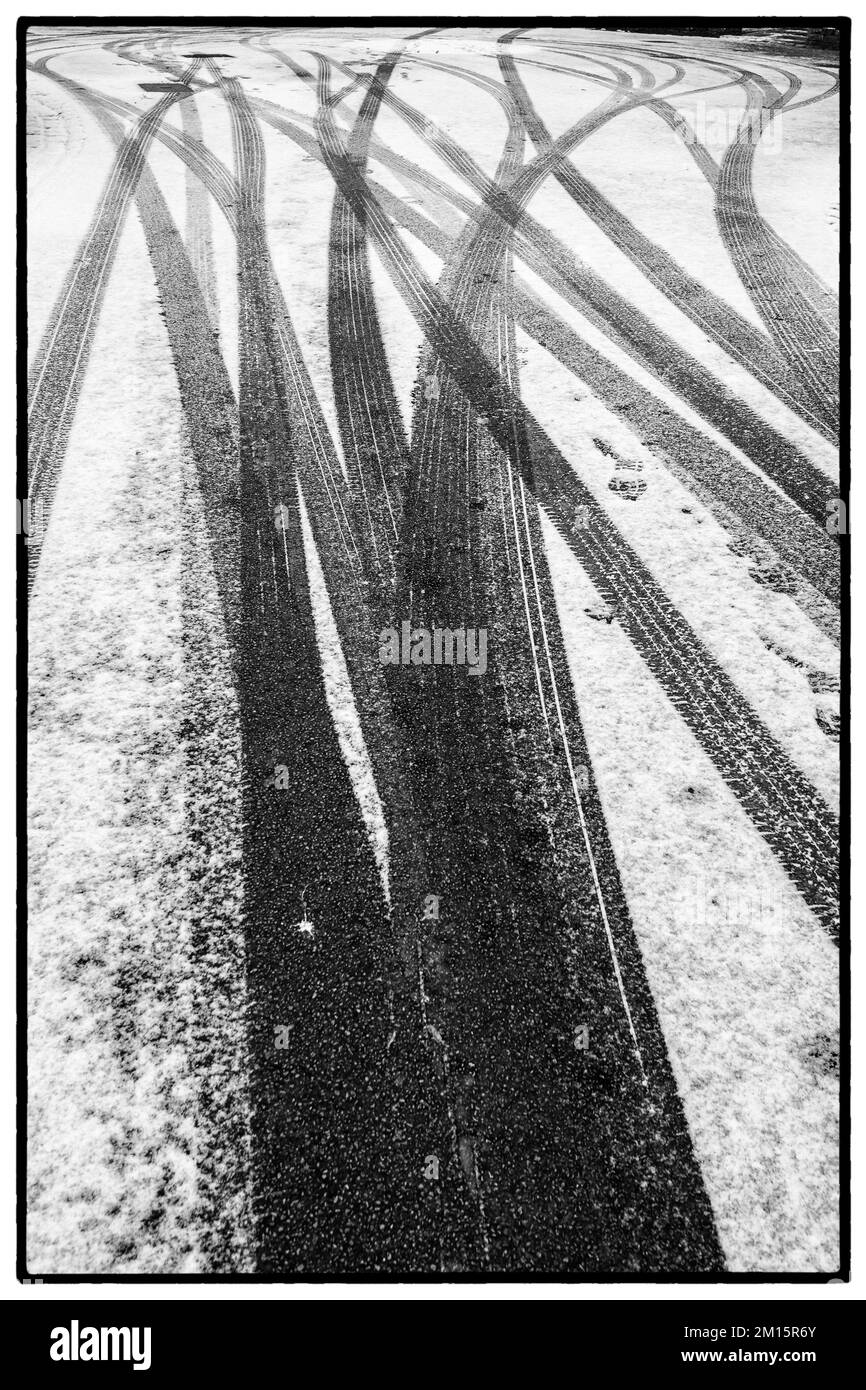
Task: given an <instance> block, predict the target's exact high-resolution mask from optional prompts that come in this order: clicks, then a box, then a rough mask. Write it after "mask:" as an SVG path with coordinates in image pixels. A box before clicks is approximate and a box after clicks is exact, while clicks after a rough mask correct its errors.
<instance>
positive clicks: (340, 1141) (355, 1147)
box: [223, 82, 451, 1274]
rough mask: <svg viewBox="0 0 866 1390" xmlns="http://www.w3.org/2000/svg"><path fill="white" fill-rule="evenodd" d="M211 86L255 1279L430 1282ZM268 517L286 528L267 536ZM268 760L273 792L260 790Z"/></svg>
mask: <svg viewBox="0 0 866 1390" xmlns="http://www.w3.org/2000/svg"><path fill="white" fill-rule="evenodd" d="M223 85H224V90H225V91H226V95H227V99H228V101H229V106H230V109H231V113H232V117H233V126H234V130H235V140H236V150H237V164H238V182H239V188H240V195H241V196H240V207H239V222H238V248H239V249H238V258H239V260H238V268H239V278H240V290H241V324H240V341H241V372H242V389H241V495H242V517H243V527H242V569H241V590H242V595H243V601H244V606H245V621H244V624H243V637H242V644H241V677H240V686H239V695H240V699H239V703H240V710H241V726H242V740H243V754H244V828H245V835H244V880H245V894H246V905H245V911H246V920H247V924H248V990H249V993H250V999H251V1002H250V1043H251V1051H252V1055H253V1070H254V1076H253V1083H252V1097H253V1135H254V1138H253V1179H254V1189H255V1193H254V1200H255V1209H256V1222H257V1230H258V1240H259V1268H260V1269H261V1270H262V1271H266V1272H277V1273H279V1272H282V1273H292V1272H295V1271H306V1272H317V1273H323V1272H329V1273H340V1272H342V1273H354V1274H358V1273H364V1272H376V1271H390V1272H412V1271H418V1272H422V1271H428V1272H438V1271H440V1270H441V1266H442V1249H443V1246H442V1230H441V1226H442V1219H441V1197H442V1194H441V1188H440V1186H439V1185H437V1183H435V1182H433V1181H430V1180H428V1179H426V1178H425V1176H424V1174H425V1166H426V1164H427V1159H428V1157H429V1155H431V1154H432V1155H435V1154H441V1153H443V1152H445V1151H446V1148H447V1146H448V1145H449V1144H450V1140H451V1135H450V1130H449V1123H448V1117H447V1113H446V1112H445V1110H444V1108H443V1106H442V1105H441V1101H440V1096H439V1091H438V1088H437V1086H436V1085H435V1084H434V1083H435V1078H432V1080H431V1076H430V1060H429V1053H428V1051H427V1049H426V1048H425V1046H424V1043H423V1042H422V1040H421V1038H420V1037H419V1034H420V1018H419V1015H418V1011H417V999H416V998H415V997H413V994H412V993H411V991H410V990H408V989H407V988H405V987H404V988H395V976H400V979H401V981H405V978H406V971H405V968H404V966H405V962H403V961H401V960H400V957H399V954H398V952H397V951H396V950H395V944H394V941H393V934H392V931H391V927H390V923H389V919H388V914H387V911H386V908H385V903H384V901H383V897H382V888H381V884H380V882H379V877H378V873H377V870H376V866H375V863H374V860H373V856H372V853H371V851H370V848H369V843H368V840H367V836H366V834H365V831H364V827H363V824H362V821H361V816H360V812H359V809H358V806H357V803H356V801H355V798H354V796H353V793H352V789H351V786H350V784H349V779H348V774H347V771H346V767H345V764H344V763H343V761H342V758H341V755H340V751H339V746H338V743H337V738H336V734H335V731H334V726H333V721H332V719H331V715H330V712H329V709H328V707H327V703H326V699H325V693H324V685H323V677H322V669H321V660H320V656H319V652H318V650H317V646H316V641H315V634H314V628H313V620H312V613H311V608H310V598H309V589H308V583H307V576H306V568H305V564H304V558H303V548H302V542H301V535H300V522H299V516H298V505H297V501H296V488H295V477H296V471H295V460H294V458H293V450H294V438H293V431H292V427H291V421H290V412H289V410H288V408H287V405H286V403H285V390H284V378H283V375H282V369H281V366H280V360H279V359H280V352H279V350H278V347H277V344H276V342H275V328H274V324H275V319H276V316H275V314H274V312H273V304H272V297H271V278H270V274H271V273H270V266H269V257H268V254H267V248H266V245H265V239H264V233H263V229H262V224H261V212H260V188H261V184H260V179H261V174H262V168H263V166H262V152H261V145H260V137H259V136H258V131H257V126H256V123H255V120H254V118H253V117H252V114H251V112H250V111H249V108H248V107H247V105H246V103H245V101H244V99H243V96H242V94H241V92H240V91H239V89H238V88H237V87H236V86H234V85H233V84H231V83H229V82H225V83H224V84H223ZM262 458H264V460H265V466H264V467H260V466H258V465H259V463H260V461H261V460H262ZM275 505H276V506H280V505H281V506H283V507H285V508H286V511H287V513H288V515H285V514H284V520H283V524H282V528H281V529H280V530H276V529H275V527H274V506H275ZM279 765H283V766H285V767H286V768H287V769H288V777H289V782H290V785H289V788H287V789H283V788H278V787H277V786H276V785H273V784H272V785H267V784H268V782H269V781H270V782H271V783H273V771H274V768H275V766H279ZM418 910H419V911H420V904H418ZM307 917H308V919H309V921H310V923H311V929H310V930H308V929H307V928H306V927H305V924H304V923H305V918H307ZM413 964H414V963H413ZM279 1027H282V1028H285V1029H286V1030H287V1032H286V1037H287V1045H286V1046H285V1047H282V1048H278V1047H277V1046H276V1045H275V1029H276V1028H279Z"/></svg>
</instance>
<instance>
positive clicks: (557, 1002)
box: [320, 99, 721, 1272]
mask: <svg viewBox="0 0 866 1390" xmlns="http://www.w3.org/2000/svg"><path fill="white" fill-rule="evenodd" d="M326 109H327V105H326V99H325V100H323V103H322V110H323V111H324V110H326ZM320 119H321V120H323V121H324V123H325V124H327V120H326V118H320ZM329 135H330V132H329V131H328V130H326V129H323V130H322V136H323V139H324V140H327V139H328V138H329ZM519 149H520V142H519V141H516V142H515V144H514V146H513V149H512V153H513V154H517V155H519ZM509 158H510V156H508V155H506V158H505V162H504V165H503V167H504V169H505V170H506V171H507V170H508V169H509V163H508V159H509ZM352 165H353V167H356V168H357V164H356V162H355V161H354V160H353V161H352ZM518 167H519V164H516V165H514V167H513V168H512V169H511V173H512V174H513V173H516V170H517V168H518ZM473 239H474V238H473V236H472V233H471V232H470V234H469V237H468V241H469V242H471V241H472V240H473ZM466 249H468V246H467V248H466ZM463 265H464V262H463V260H462V259H460V257H459V255H458V258H457V261H456V266H457V270H456V274H457V276H458V279H459V277H460V274H461V273H462V268H463ZM467 273H468V275H469V278H470V280H471V279H472V271H471V266H470V269H469V271H468V272H467ZM428 366H429V367H430V368H431V369H432V370H433V373H434V375H435V370H436V366H435V356H431V359H430V361H429V363H428ZM422 371H423V364H422ZM449 390H450V388H449V383H448V379H447V376H445V375H444V374H442V397H441V399H435V398H434V403H432V404H431V401H430V399H429V397H426V398H425V395H424V393H423V392H421V391H419V392H418V395H417V405H416V426H415V430H414V431H413V468H412V472H411V474H410V480H409V496H408V498H407V502H406V513H405V522H404V533H405V544H404V546H403V548H402V550H401V563H402V567H403V573H402V575H401V588H402V595H403V599H402V602H401V601H398V604H397V609H398V611H399V612H400V613H405V615H406V616H407V617H408V618H409V620H410V621H411V622H412V623H413V624H415V623H420V624H423V625H426V626H430V625H432V622H433V621H434V619H435V621H436V622H438V623H439V624H440V625H442V626H448V627H454V628H460V627H462V626H489V632H490V634H491V638H492V640H493V641H494V642H496V643H497V644H498V643H500V642H501V641H502V639H503V634H504V629H505V626H506V623H507V624H508V626H509V628H510V629H511V631H512V632H513V633H514V634H515V637H516V640H515V644H514V645H515V651H514V653H513V659H514V660H516V661H517V664H518V675H517V677H516V678H515V676H514V675H513V674H512V676H511V678H510V679H509V681H508V683H507V687H506V684H505V683H504V681H503V672H502V670H501V669H497V667H498V666H499V662H500V660H501V658H500V656H499V655H498V653H499V647H498V645H497V655H496V656H495V657H494V659H493V662H492V669H489V670H488V672H487V673H486V674H485V675H484V676H483V677H479V678H477V679H473V678H472V677H471V676H469V675H468V674H467V672H466V670H465V668H463V669H462V670H461V669H445V668H436V667H435V666H434V667H426V668H419V667H415V666H410V667H400V668H396V669H392V670H391V671H390V672H389V674H390V676H391V679H390V688H391V692H392V701H393V705H394V708H395V710H396V711H397V714H398V718H399V721H400V723H401V725H402V727H403V728H404V729H405V731H406V737H407V742H409V743H410V744H411V745H412V747H413V748H414V750H415V756H414V759H413V764H412V765H413V768H414V771H415V776H416V783H415V804H416V807H417V808H418V810H419V812H420V814H421V816H422V817H423V820H424V822H425V823H426V837H425V841H426V857H427V862H428V864H429V865H430V868H431V872H432V875H433V877H432V879H431V885H432V889H433V891H435V893H436V895H437V898H438V900H439V904H440V907H439V915H438V919H436V920H432V921H431V922H430V924H429V928H428V933H427V939H426V941H425V945H424V960H425V965H426V980H427V992H428V996H429V998H428V1002H429V1003H430V1004H434V1005H435V1006H436V1008H437V1010H438V1015H439V1017H441V1018H442V1019H444V1024H443V1026H442V1028H441V1035H442V1037H443V1041H444V1044H445V1046H446V1048H447V1051H448V1055H449V1059H450V1066H449V1073H450V1078H451V1081H452V1093H453V1095H454V1100H453V1108H454V1112H455V1119H456V1127H457V1133H458V1152H459V1157H460V1160H461V1167H462V1170H463V1173H462V1176H463V1181H464V1183H465V1185H466V1187H467V1188H468V1189H469V1191H470V1192H472V1193H477V1195H478V1198H479V1200H480V1201H481V1203H482V1204H483V1231H484V1237H485V1243H486V1252H485V1253H486V1258H487V1259H489V1264H490V1267H491V1268H492V1269H496V1270H514V1269H526V1270H541V1269H545V1268H548V1269H557V1270H562V1271H563V1272H565V1271H578V1270H582V1271H587V1270H599V1271H601V1270H608V1269H622V1270H629V1269H639V1268H664V1269H674V1268H689V1267H699V1268H718V1267H720V1265H721V1254H720V1252H719V1249H718V1245H717V1241H716V1237H715V1231H714V1227H713V1222H712V1216H711V1214H710V1211H709V1205H708V1203H707V1200H706V1195H705V1193H704V1190H703V1185H702V1180H701V1178H700V1173H699V1171H698V1168H697V1164H696V1163H695V1160H694V1155H693V1154H692V1151H691V1145H690V1141H689V1138H688V1133H687V1130H686V1127H685V1124H684V1121H683V1117H682V1111H681V1108H680V1105H679V1101H678V1099H677V1097H676V1091H675V1087H674V1085H673V1081H672V1077H671V1076H670V1072H669V1068H668V1066H667V1061H666V1055H665V1050H664V1043H663V1040H662V1038H661V1034H660V1030H659V1028H658V1023H657V1020H656V1018H655V1016H654V1010H653V1008H652V1003H651V1000H650V997H649V991H648V990H647V988H646V983H645V980H644V977H643V973H642V969H641V967H640V962H639V952H638V951H637V948H636V946H635V945H634V942H633V938H632V939H631V940H630V942H629V948H628V950H627V956H628V959H629V974H628V976H627V979H628V987H629V989H631V987H632V985H631V976H632V973H633V972H637V975H638V981H637V983H636V985H635V989H636V993H637V995H638V997H639V999H640V1004H641V1009H640V1014H639V1018H638V1026H639V1027H640V1030H641V1033H640V1036H641V1040H642V1043H643V1046H644V1049H645V1052H646V1054H647V1057H648V1058H651V1063H650V1067H651V1071H650V1075H649V1077H648V1079H647V1084H646V1085H645V1084H644V1078H643V1076H642V1074H641V1071H640V1064H639V1063H638V1062H637V1061H636V1053H635V1045H634V1039H633V1037H632V1036H631V1033H630V1031H629V1026H628V1022H627V1020H626V1017H625V1016H624V1013H623V1007H622V999H621V996H620V994H619V990H618V986H617V983H616V980H615V978H614V972H613V969H612V964H611V955H610V952H609V949H608V945H607V943H606V941H605V939H604V935H603V931H602V930H601V923H600V922H599V920H598V908H597V906H595V905H594V900H593V891H592V884H591V882H590V871H589V868H588V865H587V864H586V862H585V861H584V867H583V870H582V873H581V874H580V876H579V877H575V881H574V882H573V881H572V879H573V874H572V871H573V869H574V868H575V867H576V864H577V859H578V854H576V853H575V849H574V845H575V842H576V839H577V834H576V833H575V826H574V824H573V822H574V821H575V820H576V817H575V815H574V813H573V812H572V815H571V818H570V819H571V822H572V823H568V817H567V815H565V814H562V813H559V814H558V815H557V812H556V811H553V812H548V811H547V809H546V808H545V805H544V800H545V798H546V797H552V798H553V799H554V800H555V799H556V796H557V793H556V792H555V791H554V789H553V788H554V777H555V774H554V775H553V776H552V775H551V766H550V764H548V766H547V777H546V779H543V780H542V781H541V782H540V783H539V781H538V778H537V776H536V773H537V771H538V768H537V767H536V759H535V757H534V756H533V748H534V745H535V744H536V742H537V741H538V742H543V734H541V732H540V730H539V729H538V727H537V725H538V719H537V716H535V717H534V716H533V710H535V709H536V708H537V705H536V702H535V699H534V677H533V675H532V674H531V673H530V671H528V670H527V669H526V651H527V646H526V619H525V616H524V612H523V607H522V597H520V596H518V595H517V594H515V593H514V581H513V579H512V582H511V584H510V585H506V586H504V590H505V592H504V598H505V604H507V606H508V608H509V609H510V610H511V611H510V613H509V614H506V612H505V610H504V606H503V604H502V603H499V604H497V606H496V607H495V608H494V607H493V606H492V598H491V590H490V575H489V568H490V565H491V561H492V560H493V559H495V560H496V561H497V562H499V561H500V560H501V556H502V553H503V552H502V546H501V540H502V538H501V536H500V538H499V541H496V538H495V536H494V538H493V541H494V543H493V545H492V546H491V543H490V541H491V538H490V536H489V534H488V535H485V534H484V532H486V531H488V529H489V528H487V527H485V525H484V517H483V516H482V517H481V518H479V519H478V520H477V521H470V516H471V512H470V510H469V507H468V501H469V496H470V495H475V494H477V493H479V492H481V493H486V495H487V497H488V498H490V497H491V495H492V489H491V488H490V487H489V486H488V485H487V483H486V482H485V480H484V479H482V477H481V475H480V472H479V468H478V466H477V465H476V462H475V461H474V457H473V456H474V453H475V450H474V449H473V448H471V447H470V448H469V449H468V451H467V447H466V446H467V443H468V441H467V438H466V435H465V429H464V426H465V425H468V421H466V419H465V416H466V412H465V408H464V407H463V403H462V401H459V400H456V399H455V400H452V399H451V397H450V395H449ZM428 417H430V418H429V421H428ZM430 422H432V427H431V428H429V429H428V423H430ZM471 431H472V434H475V431H476V426H475V422H474V420H473V421H472V424H471ZM496 453H497V451H496V450H491V449H490V448H489V447H488V448H487V449H486V450H485V454H486V460H485V468H487V469H490V468H493V469H496V470H497V471H499V473H500V476H501V468H500V460H499V458H498V457H497V458H496V459H495V460H494V455H495V454H496ZM465 457H468V459H469V472H468V474H466V473H464V471H463V468H462V464H461V463H460V462H458V461H460V460H462V459H463V458H465ZM434 477H435V479H436V483H435V484H434V482H433V479H434ZM490 510H491V512H493V508H492V507H491V508H490ZM535 529H536V535H535V537H534V541H535V546H536V559H535V563H536V564H539V563H540V558H539V557H540V555H541V554H542V553H543V551H539V550H538V546H539V544H540V536H539V535H538V534H537V531H538V523H537V516H536V522H535ZM520 534H521V535H522V524H521V528H520ZM470 542H471V544H470ZM449 544H450V545H451V553H450V554H449V555H447V556H446V554H444V553H442V552H444V551H445V548H446V546H448V545H449ZM470 551H471V554H469V553H468V552H470ZM413 557H414V558H413ZM527 563H528V562H527ZM545 600H546V602H545V608H546V618H547V621H548V624H549V625H552V623H553V622H554V621H555V613H554V605H553V601H552V591H551V590H550V589H549V586H548V587H547V591H546V593H545ZM503 618H504V619H505V620H506V621H505V622H503V621H502V620H503ZM521 633H522V638H521ZM548 637H549V640H551V641H552V642H553V644H554V645H555V646H556V647H557V650H558V651H560V652H561V638H560V639H559V641H558V643H557V641H556V638H557V637H558V629H557V633H556V637H554V634H553V631H552V626H551V627H549V630H548ZM521 653H522V655H521ZM564 665H565V663H564V659H563V660H562V662H561V663H560V670H559V677H560V681H561V680H562V678H563V667H564ZM567 679H568V677H567V675H566V680H567ZM518 687H519V689H518ZM568 689H569V691H570V683H569V686H568ZM518 700H519V701H520V703H518ZM573 722H576V721H573ZM578 728H579V726H578ZM571 746H572V747H577V746H578V745H577V743H576V742H575V741H574V730H572V744H571ZM518 748H519V753H518ZM579 748H580V756H581V757H582V758H583V759H584V760H585V762H584V766H588V755H587V753H586V748H585V744H583V742H582V738H581V742H580V745H579ZM518 759H519V760H520V762H521V763H522V766H521V767H519V768H518V766H517V762H518ZM541 788H543V789H544V790H543V792H542V790H541ZM569 791H570V789H569ZM560 799H561V794H560ZM592 807H593V809H592V814H593V816H594V819H595V821H596V824H597V826H598V823H600V829H601V831H602V832H603V820H602V818H601V811H600V806H599V804H598V802H597V799H594V800H593V803H592ZM554 823H556V829H557V831H558V834H559V839H558V841H557V842H556V843H554V840H553V837H552V826H553V824H554ZM593 850H594V852H595V854H596V855H597V856H599V855H600V858H601V860H602V876H603V879H604V881H605V891H607V889H608V884H607V880H608V879H609V878H610V876H611V875H613V877H614V878H615V877H616V868H615V864H614V861H613V856H612V854H611V853H610V847H609V843H608V841H607V838H606V835H603V834H599V835H595V834H594V835H593ZM565 882H568V883H570V884H571V887H570V892H569V895H568V900H566V897H565V895H564V891H563V888H564V883H565ZM616 890H617V893H618V898H617V908H618V911H619V914H620V915H619V920H618V923H617V929H618V935H620V937H626V936H628V937H630V936H631V933H630V927H629V925H628V918H627V913H626V912H625V905H624V902H623V900H622V894H621V889H619V885H618V884H617V885H616ZM608 896H609V897H610V898H611V901H613V896H612V895H611V894H608ZM594 914H595V915H594ZM570 937H573V938H574V939H573V940H570V939H569V938H570ZM570 952H573V955H574V957H576V960H577V962H578V965H577V966H576V967H575V968H574V972H573V973H574V977H576V978H573V977H572V965H571V959H570ZM584 1026H586V1027H587V1028H588V1029H589V1030H590V1033H591V1034H592V1036H594V1037H595V1039H596V1042H595V1045H594V1046H595V1050H594V1051H593V1052H592V1055H591V1056H583V1055H582V1053H581V1051H580V1050H579V1047H578V1045H577V1043H576V1039H577V1037H578V1035H579V1034H580V1030H581V1029H582V1028H583V1027H584ZM662 1136H663V1137H662ZM648 1175H649V1176H648ZM642 1184H645V1186H644V1185H642ZM686 1212H687V1213H688V1217H689V1219H688V1220H687V1219H686V1215H685V1214H686ZM470 1253H471V1252H468V1251H467V1252H466V1254H470Z"/></svg>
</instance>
